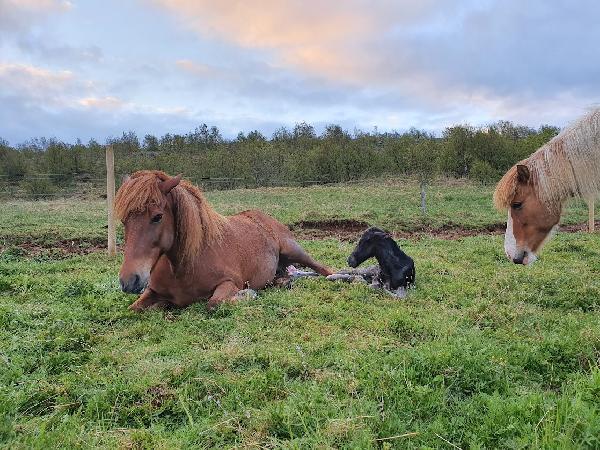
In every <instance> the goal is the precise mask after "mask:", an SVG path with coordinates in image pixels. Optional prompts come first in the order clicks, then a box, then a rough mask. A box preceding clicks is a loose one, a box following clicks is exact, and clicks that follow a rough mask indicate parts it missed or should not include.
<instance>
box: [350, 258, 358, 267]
mask: <svg viewBox="0 0 600 450" xmlns="http://www.w3.org/2000/svg"><path fill="white" fill-rule="evenodd" d="M348 265H349V266H350V267H353V268H354V267H358V261H357V260H356V256H354V255H350V256H349V257H348Z"/></svg>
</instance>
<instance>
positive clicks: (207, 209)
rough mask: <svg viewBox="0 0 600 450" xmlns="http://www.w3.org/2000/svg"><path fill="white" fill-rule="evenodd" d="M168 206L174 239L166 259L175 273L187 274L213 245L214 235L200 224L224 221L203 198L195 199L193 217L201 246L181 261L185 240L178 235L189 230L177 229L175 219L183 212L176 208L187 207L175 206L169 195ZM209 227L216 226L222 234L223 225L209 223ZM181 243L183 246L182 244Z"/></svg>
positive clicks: (177, 225) (183, 206)
mask: <svg viewBox="0 0 600 450" xmlns="http://www.w3.org/2000/svg"><path fill="white" fill-rule="evenodd" d="M169 205H170V207H171V213H172V214H173V217H174V219H175V237H174V239H173V245H172V246H171V248H170V249H169V251H168V252H166V255H167V257H168V258H169V260H170V261H171V264H172V265H173V268H174V271H175V273H188V272H189V271H191V270H193V269H194V266H195V263H196V262H197V261H198V260H199V259H201V255H202V254H203V253H204V252H205V251H206V250H207V249H208V248H209V247H210V246H211V245H213V242H212V240H213V239H215V235H214V233H212V234H210V233H207V230H206V228H205V227H204V224H203V223H202V222H203V221H204V220H210V221H211V222H212V221H221V220H224V218H223V217H221V216H220V215H219V214H218V213H217V212H216V211H215V210H214V209H213V208H212V207H211V206H210V204H209V203H208V202H207V201H206V199H205V198H204V197H203V198H202V199H197V198H195V200H194V208H195V210H196V211H194V212H195V214H194V215H195V216H197V217H196V220H197V221H198V223H199V224H200V230H199V233H200V236H198V238H199V239H200V240H201V241H202V244H201V245H200V247H199V248H198V250H197V252H196V253H195V254H194V255H190V257H189V258H188V259H182V252H184V250H183V247H182V246H183V245H185V244H184V243H185V239H182V237H181V236H180V233H182V232H189V230H185V231H183V230H181V229H179V226H180V224H178V222H177V219H176V217H177V216H178V215H180V216H181V213H184V214H185V212H184V211H182V210H181V209H178V208H187V207H188V206H185V205H184V204H179V205H177V204H175V202H174V201H173V198H172V196H171V195H169ZM210 226H213V227H214V226H218V227H220V228H219V233H217V234H220V233H221V232H222V228H223V227H224V224H223V223H221V224H218V223H210ZM182 243H183V244H182Z"/></svg>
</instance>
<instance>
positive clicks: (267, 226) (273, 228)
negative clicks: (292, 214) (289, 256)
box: [231, 209, 293, 241]
mask: <svg viewBox="0 0 600 450" xmlns="http://www.w3.org/2000/svg"><path fill="white" fill-rule="evenodd" d="M235 217H239V218H244V219H248V220H251V221H253V222H255V223H256V224H257V225H258V226H259V227H261V228H263V229H264V231H266V232H267V233H269V234H270V235H271V236H272V237H273V239H275V240H276V241H281V240H282V239H287V238H290V237H293V235H292V232H291V231H290V229H289V228H288V227H287V226H285V225H284V224H282V223H281V222H279V221H278V220H277V219H275V218H273V217H271V216H269V215H268V214H265V213H264V212H262V211H259V210H258V209H249V210H247V211H242V212H240V213H238V214H236V215H235V216H231V218H235Z"/></svg>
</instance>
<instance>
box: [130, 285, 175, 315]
mask: <svg viewBox="0 0 600 450" xmlns="http://www.w3.org/2000/svg"><path fill="white" fill-rule="evenodd" d="M168 304H169V302H168V301H167V300H165V299H164V298H161V297H159V295H158V294H157V293H156V292H154V291H153V290H152V289H150V288H147V289H146V290H145V291H144V292H143V293H142V295H140V297H139V298H138V299H137V300H136V301H135V302H133V303H132V304H131V305H129V309H130V310H132V311H136V312H141V311H143V310H145V309H148V308H157V309H158V308H164V307H166V306H167V305H168Z"/></svg>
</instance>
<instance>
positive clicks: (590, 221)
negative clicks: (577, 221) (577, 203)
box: [588, 198, 596, 233]
mask: <svg viewBox="0 0 600 450" xmlns="http://www.w3.org/2000/svg"><path fill="white" fill-rule="evenodd" d="M595 203H596V202H595V199H594V198H591V199H589V200H588V232H589V233H593V232H594V216H595V214H594V206H595Z"/></svg>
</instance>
